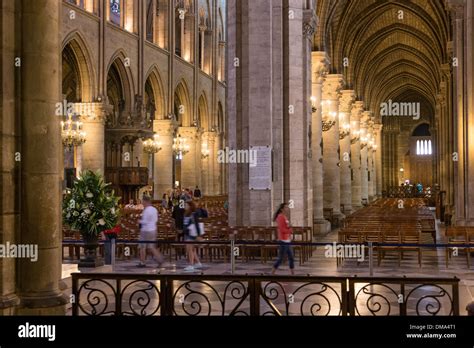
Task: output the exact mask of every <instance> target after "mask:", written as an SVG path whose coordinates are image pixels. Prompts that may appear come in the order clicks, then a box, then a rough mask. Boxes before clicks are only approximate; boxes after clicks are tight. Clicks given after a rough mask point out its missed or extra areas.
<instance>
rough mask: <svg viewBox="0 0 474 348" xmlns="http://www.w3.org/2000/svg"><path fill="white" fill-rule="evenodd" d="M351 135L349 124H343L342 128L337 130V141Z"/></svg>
mask: <svg viewBox="0 0 474 348" xmlns="http://www.w3.org/2000/svg"><path fill="white" fill-rule="evenodd" d="M349 134H351V125H350V124H349V123H344V124H343V125H342V128H341V129H339V139H340V140H342V139H344V138H346V137H347V136H348V135H349Z"/></svg>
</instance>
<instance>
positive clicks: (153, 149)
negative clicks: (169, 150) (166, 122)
mask: <svg viewBox="0 0 474 348" xmlns="http://www.w3.org/2000/svg"><path fill="white" fill-rule="evenodd" d="M159 137H160V136H159V135H158V134H155V135H154V136H153V139H147V140H145V141H143V152H145V153H147V154H149V155H153V154H155V153H157V152H159V151H161V143H160V141H159Z"/></svg>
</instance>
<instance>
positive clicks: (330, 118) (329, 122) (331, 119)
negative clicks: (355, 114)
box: [322, 111, 337, 132]
mask: <svg viewBox="0 0 474 348" xmlns="http://www.w3.org/2000/svg"><path fill="white" fill-rule="evenodd" d="M336 116H337V112H335V111H332V112H329V113H328V114H326V115H324V116H323V119H322V126H323V132H327V131H329V130H331V128H332V127H333V126H334V125H335V124H336Z"/></svg>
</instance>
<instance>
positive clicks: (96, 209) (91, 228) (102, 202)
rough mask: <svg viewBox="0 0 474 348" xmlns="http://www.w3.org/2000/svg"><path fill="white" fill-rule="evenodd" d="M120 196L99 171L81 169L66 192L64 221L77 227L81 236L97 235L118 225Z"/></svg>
mask: <svg viewBox="0 0 474 348" xmlns="http://www.w3.org/2000/svg"><path fill="white" fill-rule="evenodd" d="M119 199H120V198H119V197H115V195H114V191H113V190H112V189H111V188H110V184H107V183H105V181H104V178H103V176H102V175H101V174H99V173H95V172H93V171H90V170H87V171H84V172H82V173H81V175H80V177H79V178H78V179H77V180H76V181H75V182H74V187H73V188H72V190H69V191H67V192H66V195H65V197H64V200H63V223H64V224H66V225H68V226H69V227H70V228H72V229H75V230H78V231H80V232H81V234H82V236H83V237H92V238H96V237H98V235H99V234H100V233H101V232H103V231H105V230H109V229H112V228H113V227H114V226H116V225H117V222H118V219H119V210H118V201H119Z"/></svg>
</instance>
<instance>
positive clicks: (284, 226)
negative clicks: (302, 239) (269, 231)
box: [272, 203, 295, 275]
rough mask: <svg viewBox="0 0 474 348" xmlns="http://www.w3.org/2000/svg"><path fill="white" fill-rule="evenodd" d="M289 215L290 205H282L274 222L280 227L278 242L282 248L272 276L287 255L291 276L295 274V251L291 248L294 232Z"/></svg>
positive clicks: (279, 250)
mask: <svg viewBox="0 0 474 348" xmlns="http://www.w3.org/2000/svg"><path fill="white" fill-rule="evenodd" d="M288 215H289V208H288V205H287V204H286V203H282V204H281V205H280V207H279V208H278V210H277V212H276V213H275V216H274V218H273V221H276V222H277V225H278V241H279V242H280V247H279V249H278V259H277V260H276V262H275V264H274V265H273V270H272V274H275V272H276V270H277V269H278V267H280V265H281V263H282V262H283V258H284V257H285V255H288V262H289V264H290V271H291V274H293V275H294V274H295V258H294V255H293V249H292V248H291V236H292V234H293V232H292V230H291V227H290V221H289V220H288Z"/></svg>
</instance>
